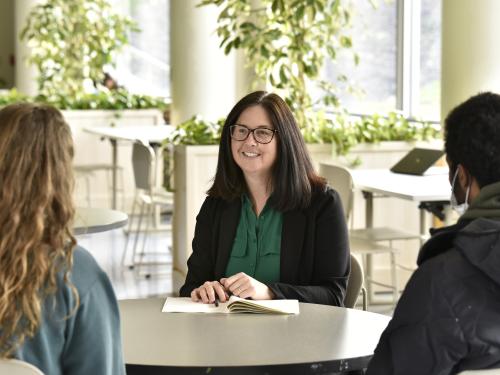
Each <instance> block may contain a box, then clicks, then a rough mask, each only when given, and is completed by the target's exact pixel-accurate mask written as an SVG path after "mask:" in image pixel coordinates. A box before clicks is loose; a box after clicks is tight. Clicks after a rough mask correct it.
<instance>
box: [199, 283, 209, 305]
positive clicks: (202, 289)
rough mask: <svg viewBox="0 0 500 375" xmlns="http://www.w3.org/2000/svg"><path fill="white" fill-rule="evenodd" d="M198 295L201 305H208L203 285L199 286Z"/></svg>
mask: <svg viewBox="0 0 500 375" xmlns="http://www.w3.org/2000/svg"><path fill="white" fill-rule="evenodd" d="M199 294H200V298H201V301H202V302H203V303H208V295H207V290H206V289H205V287H204V286H203V285H202V286H200V288H199Z"/></svg>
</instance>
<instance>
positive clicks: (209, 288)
mask: <svg viewBox="0 0 500 375" xmlns="http://www.w3.org/2000/svg"><path fill="white" fill-rule="evenodd" d="M215 297H217V298H218V299H219V301H220V302H226V301H227V300H228V299H229V293H227V291H226V289H225V288H224V287H223V286H222V285H221V284H220V283H219V282H218V281H206V282H205V283H204V284H203V285H201V286H200V287H199V288H196V289H193V291H192V292H191V299H192V300H193V301H195V302H198V301H200V300H201V302H203V303H214V302H215Z"/></svg>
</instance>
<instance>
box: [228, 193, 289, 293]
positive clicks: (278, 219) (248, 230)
mask: <svg viewBox="0 0 500 375" xmlns="http://www.w3.org/2000/svg"><path fill="white" fill-rule="evenodd" d="M241 200H242V202H241V215H240V222H239V224H238V229H237V230H236V237H235V239H234V243H233V248H232V250H231V256H230V258H229V262H228V264H227V268H226V277H229V276H232V275H234V274H236V273H238V272H244V273H246V274H247V275H249V276H251V277H253V278H254V279H257V280H259V281H260V282H262V283H265V284H267V283H273V282H278V281H279V280H280V250H281V227H282V224H283V215H282V214H281V213H280V212H278V211H276V210H274V209H272V208H271V207H269V206H268V204H267V203H266V205H265V206H264V209H263V210H262V212H261V213H260V215H259V217H257V216H256V215H255V212H254V210H253V209H252V202H251V201H250V199H249V198H248V196H246V195H244V196H243V197H242V198H241Z"/></svg>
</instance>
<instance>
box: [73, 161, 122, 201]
mask: <svg viewBox="0 0 500 375" xmlns="http://www.w3.org/2000/svg"><path fill="white" fill-rule="evenodd" d="M73 171H74V172H75V177H76V178H77V179H78V178H82V179H84V180H85V193H86V194H85V195H86V201H87V206H88V207H91V206H92V203H91V199H90V186H91V183H90V179H91V177H94V174H95V172H99V171H103V172H106V179H107V185H108V187H109V185H110V184H109V172H112V171H113V166H112V165H111V164H79V165H74V166H73ZM117 171H118V172H119V175H120V177H119V179H120V183H121V186H122V187H121V189H120V190H119V191H121V193H122V206H124V199H125V198H124V194H123V189H124V186H125V185H124V182H123V168H122V167H120V166H118V167H117ZM111 196H112V195H111Z"/></svg>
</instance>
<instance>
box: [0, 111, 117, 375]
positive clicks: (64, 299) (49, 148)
mask: <svg viewBox="0 0 500 375" xmlns="http://www.w3.org/2000/svg"><path fill="white" fill-rule="evenodd" d="M72 159H73V141H72V136H71V131H70V128H69V126H68V125H67V124H66V122H65V121H64V118H63V116H62V114H61V113H60V112H59V111H58V110H57V109H55V108H53V107H50V106H46V105H36V104H27V103H21V104H14V105H9V106H7V107H4V108H3V109H2V110H0V357H1V358H12V357H13V358H18V359H21V360H24V361H27V362H30V363H32V364H33V365H35V366H37V367H38V368H40V369H41V370H42V371H43V372H44V373H46V374H51V375H53V374H71V375H73V374H82V375H83V374H94V375H95V374H103V375H104V374H105V375H111V374H113V375H116V374H124V373H125V368H124V365H123V356H122V347H121V338H120V321H119V313H118V306H117V302H116V298H115V295H114V292H113V289H112V287H111V284H110V282H109V279H108V278H107V276H106V274H105V273H104V272H103V271H102V270H101V269H100V268H99V266H98V265H97V263H96V262H95V260H94V259H93V257H92V256H91V255H90V254H89V253H88V252H87V251H86V250H84V249H83V248H81V247H78V246H77V245H76V240H75V237H74V236H73V234H72V221H73V216H74V213H75V208H74V204H73V201H72V192H73V186H74V179H73V172H72Z"/></svg>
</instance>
